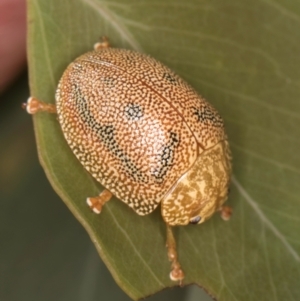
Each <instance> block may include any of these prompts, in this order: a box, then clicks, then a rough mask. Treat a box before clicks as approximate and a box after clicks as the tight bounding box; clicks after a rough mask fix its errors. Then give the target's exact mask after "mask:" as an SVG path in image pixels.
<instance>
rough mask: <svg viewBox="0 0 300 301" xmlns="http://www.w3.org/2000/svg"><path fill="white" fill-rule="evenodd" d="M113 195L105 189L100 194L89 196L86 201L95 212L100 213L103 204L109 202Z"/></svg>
mask: <svg viewBox="0 0 300 301" xmlns="http://www.w3.org/2000/svg"><path fill="white" fill-rule="evenodd" d="M112 196H113V195H112V193H111V192H110V191H109V190H107V189H105V190H103V191H102V192H101V193H100V194H99V195H98V196H96V197H90V198H87V199H86V202H87V204H88V206H89V207H90V208H91V209H92V210H93V212H95V213H97V214H100V213H101V210H102V207H103V205H104V204H105V203H106V202H108V201H109V200H110V199H111V197H112Z"/></svg>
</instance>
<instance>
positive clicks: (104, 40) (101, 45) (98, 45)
mask: <svg viewBox="0 0 300 301" xmlns="http://www.w3.org/2000/svg"><path fill="white" fill-rule="evenodd" d="M109 47H110V43H109V40H108V38H107V37H105V36H104V37H102V41H101V42H98V43H96V44H95V45H94V50H101V49H103V48H109Z"/></svg>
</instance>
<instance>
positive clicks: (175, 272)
mask: <svg viewBox="0 0 300 301" xmlns="http://www.w3.org/2000/svg"><path fill="white" fill-rule="evenodd" d="M172 268H173V269H172V271H171V273H170V279H171V280H172V281H179V284H180V285H182V280H183V279H184V273H183V271H182V269H181V266H180V264H179V262H178V261H176V262H173V264H172Z"/></svg>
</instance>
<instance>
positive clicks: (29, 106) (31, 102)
mask: <svg viewBox="0 0 300 301" xmlns="http://www.w3.org/2000/svg"><path fill="white" fill-rule="evenodd" d="M22 107H23V108H24V109H26V111H27V113H29V114H35V113H38V112H48V113H56V106H55V105H53V104H49V103H45V102H42V101H40V100H38V99H36V98H35V97H29V98H28V100H27V103H23V104H22Z"/></svg>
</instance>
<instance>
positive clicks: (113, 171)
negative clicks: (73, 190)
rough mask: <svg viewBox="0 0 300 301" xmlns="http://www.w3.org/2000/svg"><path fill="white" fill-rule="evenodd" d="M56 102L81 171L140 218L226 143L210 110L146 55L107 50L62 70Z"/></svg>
mask: <svg viewBox="0 0 300 301" xmlns="http://www.w3.org/2000/svg"><path fill="white" fill-rule="evenodd" d="M56 104H57V112H58V117H59V122H60V124H61V127H62V131H63V133H64V136H65V138H66V140H67V142H68V144H69V145H70V147H71V149H72V150H73V152H74V154H75V155H76V157H77V158H78V159H79V160H80V162H81V163H82V164H83V166H84V167H85V168H86V169H87V170H88V171H89V172H90V173H91V174H92V176H93V177H94V178H96V179H97V180H98V181H99V182H100V183H101V184H102V185H103V186H105V187H106V188H107V189H109V190H110V191H111V192H112V193H113V194H114V195H115V196H117V197H118V198H119V199H121V200H122V201H124V202H125V203H127V204H128V205H129V206H130V207H132V208H133V209H134V210H135V211H136V212H137V213H138V214H140V215H145V214H148V213H150V212H152V211H153V210H154V209H155V208H156V207H157V205H158V204H159V203H160V201H161V200H162V199H163V198H164V197H166V195H167V193H168V191H170V190H172V189H173V188H174V187H173V185H174V184H175V183H178V179H180V178H181V177H182V176H183V175H184V174H185V173H186V172H187V171H189V170H190V169H191V167H192V166H193V164H194V163H195V162H196V159H197V158H198V157H199V156H201V154H202V153H203V152H204V151H205V150H206V149H209V148H211V147H213V146H215V145H216V144H217V143H218V142H220V141H223V140H224V139H226V135H225V133H224V127H223V122H222V119H221V117H220V116H219V115H218V113H217V112H216V110H215V109H214V108H213V107H212V106H211V105H210V104H208V103H207V102H206V101H205V100H204V99H203V98H200V97H199V96H198V95H197V93H196V92H195V91H194V90H193V89H192V88H191V87H190V86H189V85H188V84H187V83H185V82H184V81H183V80H182V79H180V78H179V77H178V76H177V75H175V74H174V73H173V72H172V71H171V70H170V69H168V68H167V67H165V66H164V65H162V64H161V63H159V62H157V61H156V60H154V59H153V58H150V57H149V56H146V55H143V54H140V53H136V52H133V51H129V50H122V49H113V48H107V49H103V50H99V51H92V52H89V53H86V54H84V55H82V56H81V57H79V58H78V59H76V60H75V61H74V62H73V63H71V64H70V65H69V66H68V68H67V69H66V71H65V72H64V74H63V76H62V78H61V80H60V83H59V86H58V89H57V92H56Z"/></svg>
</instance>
